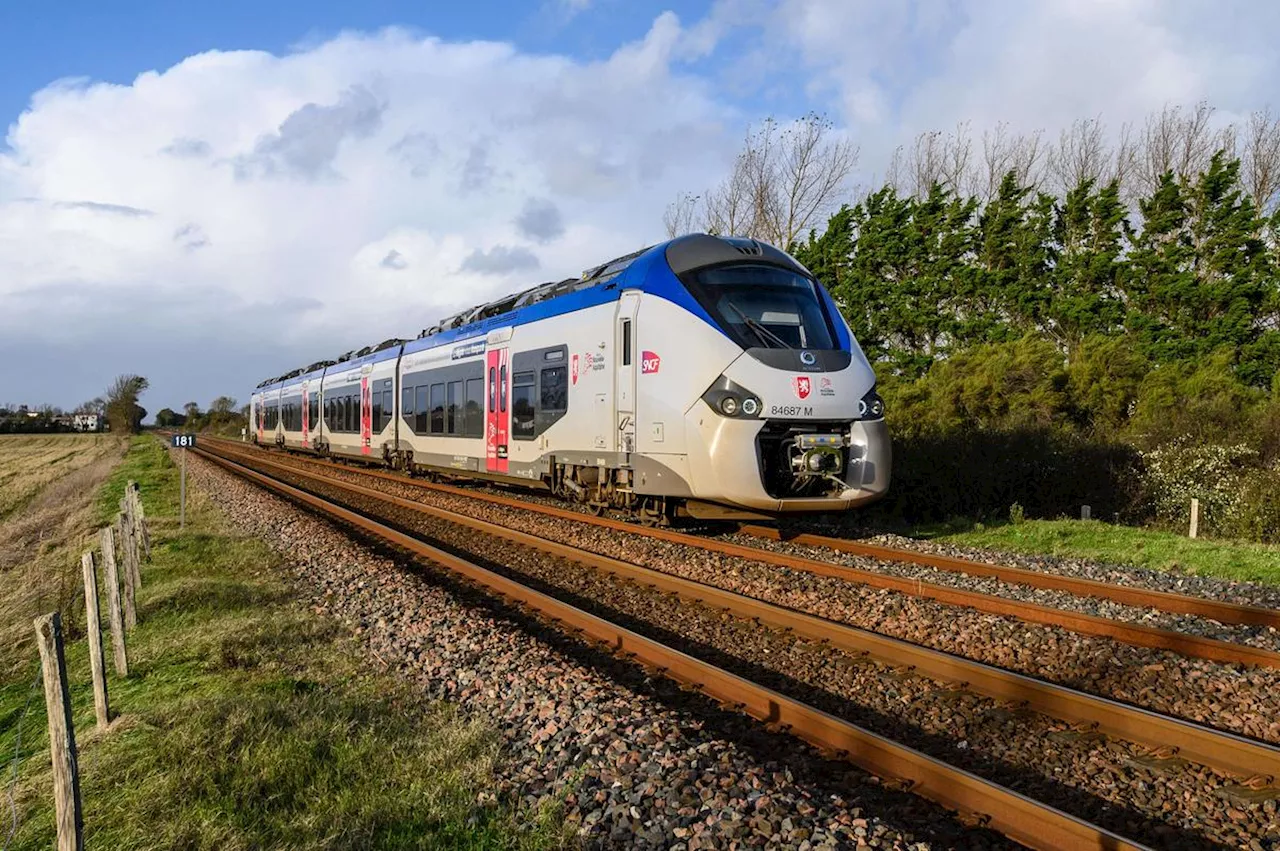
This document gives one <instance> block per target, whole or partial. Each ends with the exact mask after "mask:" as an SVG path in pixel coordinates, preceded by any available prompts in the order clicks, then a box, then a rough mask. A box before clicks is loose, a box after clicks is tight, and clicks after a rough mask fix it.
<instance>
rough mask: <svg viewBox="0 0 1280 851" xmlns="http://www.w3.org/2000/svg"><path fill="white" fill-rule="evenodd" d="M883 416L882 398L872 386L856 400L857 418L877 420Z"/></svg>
mask: <svg viewBox="0 0 1280 851" xmlns="http://www.w3.org/2000/svg"><path fill="white" fill-rule="evenodd" d="M883 417H884V399H881V398H880V394H879V393H877V392H876V388H875V387H872V388H871V389H870V390H868V391H867V394H866V395H865V396H863V397H862V398H861V399H859V400H858V419H860V420H878V419H882V418H883Z"/></svg>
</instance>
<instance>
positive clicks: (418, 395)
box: [413, 384, 431, 434]
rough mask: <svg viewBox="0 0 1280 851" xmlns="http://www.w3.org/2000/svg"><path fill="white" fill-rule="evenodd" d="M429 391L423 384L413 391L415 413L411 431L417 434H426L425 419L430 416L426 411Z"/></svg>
mask: <svg viewBox="0 0 1280 851" xmlns="http://www.w3.org/2000/svg"><path fill="white" fill-rule="evenodd" d="M430 391H431V388H430V387H428V386H427V385H425V384H420V385H418V387H417V388H415V389H414V391H413V404H414V409H415V410H416V411H417V414H416V415H415V420H414V426H413V430H414V431H415V432H417V433H418V434H426V433H427V417H428V416H430V412H429V411H428V409H427V393H429V392H430Z"/></svg>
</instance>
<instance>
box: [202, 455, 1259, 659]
mask: <svg viewBox="0 0 1280 851" xmlns="http://www.w3.org/2000/svg"><path fill="white" fill-rule="evenodd" d="M219 445H221V446H223V447H224V448H226V449H227V451H236V452H244V451H246V447H245V446H244V444H240V443H236V442H234V441H220V442H219ZM305 460H306V461H308V462H309V463H313V464H318V465H328V466H330V467H332V468H334V469H341V470H347V471H351V470H354V469H357V468H352V467H349V466H347V465H341V464H335V463H333V462H331V461H325V460H321V459H317V458H312V457H308V458H306V459H305ZM359 469H360V472H361V474H362V475H368V476H371V477H373V478H380V479H385V480H389V481H394V482H396V483H398V484H402V485H407V486H411V487H416V488H421V489H423V490H427V491H435V492H437V493H446V494H452V495H455V496H463V497H466V498H469V499H474V500H478V501H481V502H486V503H489V504H492V505H500V506H504V507H507V508H516V509H519V510H522V511H529V512H534V513H538V514H542V515H545V516H548V517H555V518H561V519H565V520H572V521H574V522H578V523H583V524H586V525H589V526H596V527H599V528H603V529H611V530H616V531H622V532H626V533H628V534H632V535H636V536H640V537H647V538H651V539H655V540H661V541H667V542H669V543H675V544H680V545H683V546H689V547H694V548H697V549H701V550H705V551H708V552H715V553H719V554H721V555H727V556H734V557H738V558H745V559H751V560H754V561H759V562H763V563H765V564H770V565H774V566H777V567H784V568H788V569H790V570H797V571H803V572H806V573H811V574H814V575H818V576H829V577H832V578H835V579H840V580H844V581H848V582H854V583H858V584H861V585H866V586H869V587H872V588H878V589H884V590H889V591H895V592H897V593H901V594H907V595H910V596H914V597H923V598H927V599H932V600H936V601H938V602H940V603H944V604H947V605H955V606H964V607H967V608H971V609H974V610H976V611H980V612H985V613H987V614H993V615H1001V616H1005V617H1013V618H1017V619H1019V620H1022V621H1025V622H1027V623H1034V624H1041V625H1046V626H1054V627H1060V628H1062V629H1067V630H1071V631H1072V632H1076V633H1079V634H1081V635H1090V636H1097V637H1101V638H1110V639H1114V640H1116V641H1121V642H1124V643H1126V644H1131V645H1133V646H1136V647H1146V648H1151V649H1156V650H1168V651H1171V652H1174V653H1178V654H1180V655H1183V656H1188V657H1192V658H1200V659H1207V660H1210V661H1214V662H1221V663H1226V664H1240V665H1257V666H1261V667H1266V668H1275V669H1280V653H1277V652H1275V651H1273V650H1268V649H1265V648H1260V647H1252V646H1249V645H1244V644H1239V643H1236V642H1231V641H1223V640H1221V639H1215V638H1207V637H1203V636H1198V635H1190V634H1188V633H1185V632H1178V631H1174V630H1169V629H1161V628H1158V627H1153V626H1147V625H1144V624H1137V623H1131V622H1128V621H1121V620H1115V619H1112V618H1105V617H1100V616H1098V615H1091V614H1087V613H1084V612H1077V611H1072V610H1070V609H1063V608H1056V607H1052V606H1045V605H1041V604H1038V603H1031V602H1026V601H1022V600H1015V599H1011V598H1008V597H1002V596H999V595H994V594H984V593H980V592H977V591H970V590H965V589H962V588H954V587H951V586H947V585H939V584H934V583H929V582H923V581H920V580H917V579H910V578H906V577H901V576H891V575H886V574H883V573H878V572H876V571H874V570H863V569H860V568H856V567H849V566H846V565H840V564H833V563H830V562H826V561H821V560H819V559H814V558H808V557H804V556H799V555H795V554H791V553H784V552H777V551H774V550H770V549H765V548H762V547H752V546H747V545H744V544H739V543H735V542H732V541H721V540H715V539H709V538H706V537H702V536H698V535H693V534H689V533H686V532H679V531H675V530H672V529H662V528H651V527H645V526H638V525H637V524H635V523H628V522H624V521H620V520H615V519H612V518H609V517H597V516H594V515H591V514H587V513H585V512H581V511H575V510H572V509H568V508H560V507H556V506H551V505H545V504H542V503H539V502H530V501H527V500H521V499H515V498H512V497H508V496H503V495H499V494H494V493H485V492H477V491H475V490H472V489H467V488H460V487H456V486H454V485H448V484H442V483H438V482H427V481H423V480H421V479H414V478H410V477H408V476H404V475H400V474H397V473H390V472H387V471H384V470H377V469H371V468H359ZM743 531H744V532H745V533H746V534H748V535H751V536H753V537H758V538H761V539H764V540H780V539H781V540H785V541H787V542H790V543H796V544H801V545H807V546H819V547H828V548H830V549H833V550H837V551H840V552H848V553H852V554H856V555H863V556H867V557H870V558H876V559H882V560H885V561H898V562H907V563H911V564H919V565H925V566H929V567H936V568H940V569H944V570H949V571H953V572H960V573H967V574H969V575H976V576H990V577H993V578H997V579H1000V580H1001V581H1005V582H1013V583H1017V584H1023V585H1029V586H1033V587H1040V588H1047V589H1053V590H1061V591H1067V592H1069V593H1071V594H1075V595H1077V596H1082V597H1090V596H1093V597H1102V598H1104V599H1109V600H1114V601H1117V602H1122V603H1125V604H1126V605H1131V606H1139V607H1143V608H1151V609H1157V610H1160V611H1166V612H1174V613H1179V614H1190V615H1195V616H1198V617H1203V618H1209V619H1213V620H1217V621H1219V622H1222V623H1231V624H1250V625H1260V626H1268V627H1273V628H1280V612H1277V611H1275V610H1273V609H1264V608H1261V607H1256V606H1245V605H1240V604H1236V603H1229V602H1223V601H1218V600H1209V599H1206V598H1203V597H1193V596H1190V595H1184V594H1173V593H1169V592H1164V591H1153V590H1150V589H1143V588H1127V587H1123V586H1117V585H1110V584H1108V583H1103V582H1097V581H1095V580H1086V579H1079V578H1076V577H1066V576H1058V575H1052V574H1042V573H1038V572H1036V571H1031V570H1026V569H1024V568H1014V567H1003V566H998V565H990V564H984V563H981V562H973V561H967V560H964V559H957V558H951V557H947V556H938V555H932V554H928V553H918V552H912V551H910V550H900V549H893V548H890V547H879V546H875V545H870V544H862V543H859V542H853V541H842V540H840V539H836V538H825V537H822V536H817V535H802V536H784V535H782V534H781V533H778V532H777V531H776V530H772V529H768V528H767V527H760V526H746V527H744V529H743Z"/></svg>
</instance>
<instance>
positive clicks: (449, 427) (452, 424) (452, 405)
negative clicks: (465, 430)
mask: <svg viewBox="0 0 1280 851" xmlns="http://www.w3.org/2000/svg"><path fill="white" fill-rule="evenodd" d="M444 430H445V431H446V432H448V433H449V434H462V382H461V381H450V382H449V407H448V409H447V410H446V411H445V429H444Z"/></svg>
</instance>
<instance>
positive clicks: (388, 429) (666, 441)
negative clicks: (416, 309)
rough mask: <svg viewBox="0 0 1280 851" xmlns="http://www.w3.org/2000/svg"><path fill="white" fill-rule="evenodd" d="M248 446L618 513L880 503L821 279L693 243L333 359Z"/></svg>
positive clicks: (315, 367)
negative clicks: (517, 489)
mask: <svg viewBox="0 0 1280 851" xmlns="http://www.w3.org/2000/svg"><path fill="white" fill-rule="evenodd" d="M249 407H250V414H249V416H250V419H249V430H250V432H251V435H252V437H251V440H252V441H253V442H254V443H257V444H259V445H265V446H276V447H279V448H282V449H286V450H290V451H295V452H307V453H314V454H316V455H320V456H327V457H330V458H334V459H339V460H346V461H355V462H363V463H368V464H375V465H380V466H385V467H388V468H392V469H395V470H401V471H404V472H406V473H408V474H410V475H415V476H418V475H421V476H428V477H431V478H435V479H463V480H477V481H487V482H491V483H498V484H505V485H520V486H524V487H530V488H534V489H536V490H539V491H543V492H550V493H551V494H554V495H556V496H559V497H563V498H565V499H569V500H572V501H575V502H579V503H583V504H585V505H586V506H588V507H589V508H590V509H591V510H592V511H593V512H595V513H597V514H603V513H605V512H606V511H611V510H613V511H621V512H624V513H626V514H628V515H631V516H633V517H634V518H636V519H638V520H640V521H642V522H644V523H646V524H657V525H667V524H669V523H670V522H671V520H672V519H674V518H677V517H692V518H703V519H725V520H735V519H760V518H776V517H778V516H780V515H788V514H801V513H819V512H837V511H845V510H848V509H852V508H854V507H857V506H861V505H865V504H867V503H870V502H872V501H874V500H876V499H879V498H880V497H882V496H883V495H884V494H885V492H886V491H887V489H888V487H889V473H890V462H891V457H892V449H891V443H890V437H889V431H888V427H887V425H886V423H885V418H884V401H883V399H882V398H881V397H880V396H879V394H878V393H877V392H876V376H875V372H874V371H873V370H872V367H871V365H870V363H869V362H868V361H867V358H866V356H865V355H864V354H863V352H862V349H861V348H860V347H859V345H858V342H857V340H855V339H854V336H853V334H852V332H851V331H850V329H849V326H848V324H847V323H846V322H845V321H844V319H843V317H842V316H841V314H840V311H839V310H838V309H837V306H836V303H835V301H834V300H833V299H832V297H831V295H830V293H829V292H828V291H827V289H826V288H825V287H823V285H822V284H821V283H820V282H819V281H818V280H817V279H816V278H815V277H814V275H813V274H812V273H810V272H809V270H808V269H806V268H805V267H804V266H803V265H802V264H801V263H800V262H798V261H797V260H796V259H795V258H794V257H792V256H791V255H789V254H788V253H786V252H785V251H782V250H780V249H778V248H776V247H774V246H772V245H769V244H767V243H764V242H761V241H759V240H755V239H749V238H744V237H725V236H713V235H708V234H690V235H687V236H682V237H679V238H676V239H673V240H670V241H667V242H664V243H661V244H658V245H653V246H650V247H648V248H645V249H642V250H640V251H637V252H635V253H632V254H629V255H626V256H624V257H619V258H617V259H614V260H610V261H609V262H607V263H603V264H601V265H598V266H595V267H592V268H590V269H587V270H586V271H584V272H583V274H582V276H581V277H579V278H568V279H565V280H560V281H550V282H546V283H542V284H539V285H537V286H533V287H530V288H528V289H524V290H521V291H519V292H515V293H512V294H510V295H508V296H505V297H503V298H500V299H497V300H495V301H490V302H488V303H485V304H481V305H478V306H475V307H472V308H470V309H467V310H464V311H461V312H459V313H457V314H455V315H452V316H449V317H447V318H446V319H444V320H442V321H440V322H438V323H437V324H435V325H433V326H430V327H428V328H425V329H423V330H422V332H421V333H419V334H418V336H417V337H416V338H413V339H402V338H392V339H388V340H385V341H383V342H382V343H380V344H378V345H375V346H369V347H366V348H364V349H360V350H355V351H351V352H347V353H346V354H343V355H342V356H341V357H338V358H337V359H336V360H331V361H330V360H322V361H319V362H316V363H313V364H311V365H309V366H307V367H304V368H301V369H296V370H293V371H291V372H288V373H286V374H284V375H281V376H279V377H276V378H271V379H268V380H265V381H263V382H261V383H260V384H259V385H258V386H257V387H256V388H254V390H253V392H252V393H251V395H250V406H249Z"/></svg>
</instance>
